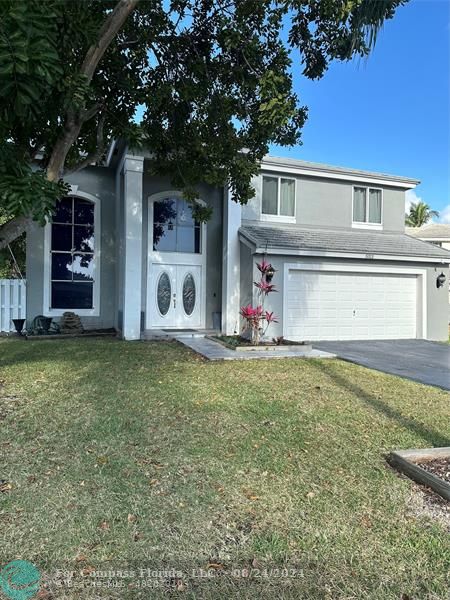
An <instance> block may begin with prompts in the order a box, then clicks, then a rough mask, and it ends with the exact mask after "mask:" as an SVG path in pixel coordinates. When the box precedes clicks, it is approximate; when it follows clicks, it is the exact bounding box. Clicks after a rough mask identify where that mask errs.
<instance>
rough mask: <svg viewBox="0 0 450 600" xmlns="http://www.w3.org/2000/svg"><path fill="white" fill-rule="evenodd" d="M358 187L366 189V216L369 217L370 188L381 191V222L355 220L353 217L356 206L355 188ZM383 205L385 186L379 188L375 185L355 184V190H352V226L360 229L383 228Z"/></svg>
mask: <svg viewBox="0 0 450 600" xmlns="http://www.w3.org/2000/svg"><path fill="white" fill-rule="evenodd" d="M356 188H358V189H360V190H366V218H367V219H368V218H369V197H370V195H369V191H370V190H376V191H378V192H381V215H380V222H379V223H373V222H371V221H355V220H354V219H353V215H354V208H355V189H356ZM383 205H384V198H383V188H379V187H373V186H371V185H370V186H366V185H354V186H353V191H352V227H356V228H359V229H383Z"/></svg>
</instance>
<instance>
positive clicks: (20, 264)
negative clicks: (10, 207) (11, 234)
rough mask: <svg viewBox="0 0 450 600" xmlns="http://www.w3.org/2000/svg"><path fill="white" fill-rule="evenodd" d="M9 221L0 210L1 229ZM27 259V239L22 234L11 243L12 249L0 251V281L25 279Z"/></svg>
mask: <svg viewBox="0 0 450 600" xmlns="http://www.w3.org/2000/svg"><path fill="white" fill-rule="evenodd" d="M8 220H9V219H8V217H7V215H6V214H5V213H4V212H3V211H2V209H1V208H0V227H1V226H2V225H3V224H4V223H6V221H8ZM11 252H12V254H11ZM13 255H14V258H13ZM14 259H15V260H14ZM25 259H26V237H25V234H22V235H21V236H20V237H18V238H17V239H15V240H14V241H13V242H12V243H11V245H10V248H8V247H6V248H3V249H1V250H0V279H17V278H20V277H21V276H22V277H25V267H26V265H25Z"/></svg>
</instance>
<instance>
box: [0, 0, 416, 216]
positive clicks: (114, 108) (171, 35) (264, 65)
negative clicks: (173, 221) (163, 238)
mask: <svg viewBox="0 0 450 600" xmlns="http://www.w3.org/2000/svg"><path fill="white" fill-rule="evenodd" d="M404 2H405V0H377V1H375V0H346V1H345V2H335V0H320V1H319V0H308V1H307V0H278V1H276V2H272V1H270V0H230V1H229V2H226V3H222V2H213V1H211V0H172V2H171V3H170V4H169V3H162V2H156V1H142V2H139V3H138V4H137V7H136V8H135V9H134V11H133V12H132V13H131V14H130V15H129V16H128V18H127V20H126V21H125V23H124V25H123V26H122V27H121V28H120V29H119V32H118V33H117V35H116V36H115V37H114V39H113V41H112V43H111V44H110V45H109V46H108V47H107V49H106V51H105V53H104V55H103V56H102V58H101V60H100V63H99V65H98V67H97V69H96V71H95V73H94V76H93V77H92V79H90V78H87V77H86V76H85V75H84V74H83V72H82V68H81V67H82V64H83V61H84V59H85V57H86V55H87V53H88V50H89V49H90V48H91V47H96V46H97V43H98V39H99V32H100V30H101V29H102V27H103V25H104V23H105V21H106V19H107V18H108V16H109V15H110V14H111V11H112V9H114V7H115V6H116V4H117V0H116V1H113V0H102V1H98V0H71V1H70V2H67V1H65V0H46V1H45V2H42V1H41V0H20V1H19V2H18V1H16V0H0V206H1V207H2V208H3V210H4V211H5V213H6V214H8V215H10V216H17V215H23V214H30V215H31V216H32V217H33V218H35V219H37V220H38V221H39V222H43V220H44V218H45V216H46V215H48V213H49V212H50V211H51V208H52V206H53V205H54V202H55V199H56V198H57V197H58V195H59V194H61V193H64V187H63V186H62V184H58V183H49V182H48V181H47V180H46V169H47V167H48V165H49V161H50V158H51V156H52V153H53V152H54V151H55V148H57V149H58V148H59V147H60V146H61V140H62V139H63V138H64V136H65V135H66V133H67V131H68V130H72V131H74V132H75V133H74V136H73V139H71V140H70V141H69V143H68V145H67V148H68V153H67V156H66V158H65V159H64V168H65V169H66V170H74V169H77V168H81V167H84V166H86V165H87V164H89V163H90V162H91V160H92V161H94V162H96V161H99V160H100V161H101V159H102V155H103V154H104V152H105V149H106V147H107V143H108V142H109V141H110V140H111V139H112V138H124V139H126V140H127V142H128V144H129V145H130V146H131V147H135V148H137V147H141V146H142V145H144V144H145V145H146V146H147V147H148V148H149V149H150V150H151V152H152V155H153V163H152V168H153V169H154V172H155V173H159V174H169V175H170V177H171V178H172V182H173V184H174V186H177V187H179V188H182V189H184V190H185V192H186V195H187V196H188V197H189V198H191V200H192V201H195V198H196V194H195V191H194V190H195V187H196V185H197V184H198V182H199V181H204V182H206V183H210V184H213V185H223V184H225V183H228V184H229V185H230V187H231V189H232V192H233V194H234V197H235V199H236V201H239V202H242V203H245V202H246V201H247V200H248V199H249V198H251V197H252V196H253V190H252V187H251V184H250V182H251V178H252V176H253V175H254V174H255V173H256V172H257V169H258V163H259V161H260V160H261V158H262V157H263V156H264V155H265V154H266V153H267V152H268V148H269V146H270V144H273V143H275V144H280V145H287V146H289V145H294V144H299V143H300V142H301V139H300V132H301V128H302V126H303V124H304V122H305V119H306V117H307V109H306V107H304V106H301V104H300V103H299V99H298V98H297V96H296V94H295V93H294V92H293V89H292V71H293V69H294V68H295V69H296V68H298V62H299V61H298V60H297V54H296V53H293V52H292V51H293V50H294V51H299V52H300V62H301V64H302V69H303V73H304V74H305V75H306V76H307V77H310V78H313V79H315V78H319V77H321V76H322V75H323V73H324V72H325V70H326V68H327V67H328V64H329V62H330V61H332V60H333V59H339V60H348V59H350V58H351V57H352V56H353V55H354V54H359V55H362V56H364V55H367V54H368V52H369V51H370V48H371V46H372V45H373V43H374V40H375V34H376V31H377V30H378V29H379V28H380V26H381V24H382V23H383V21H384V20H385V19H388V18H391V17H392V16H393V14H394V11H395V9H396V8H397V7H398V6H400V5H401V4H404ZM286 30H287V31H286ZM293 57H295V58H293ZM294 60H295V62H293V61H294ZM142 105H143V106H144V107H145V113H144V118H143V122H142V124H141V126H140V127H138V126H137V125H136V124H135V123H134V122H133V120H134V115H135V112H136V109H137V107H139V106H142ZM67 148H65V150H67ZM64 154H65V153H64ZM31 164H34V165H36V164H37V165H38V169H37V170H36V169H32V168H31ZM58 172H59V170H58ZM53 176H54V175H52V177H53ZM196 210H199V209H196Z"/></svg>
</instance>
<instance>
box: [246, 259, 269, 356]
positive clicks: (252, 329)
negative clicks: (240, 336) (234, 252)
mask: <svg viewBox="0 0 450 600" xmlns="http://www.w3.org/2000/svg"><path fill="white" fill-rule="evenodd" d="M256 266H257V267H258V270H259V271H260V273H261V279H260V280H259V281H255V282H254V285H255V287H256V288H257V289H258V294H259V296H260V297H261V304H258V305H257V306H256V307H253V306H252V305H251V304H248V305H247V306H242V307H241V310H240V314H241V317H242V318H243V319H244V321H245V324H244V327H243V330H242V331H243V332H245V331H248V332H249V333H250V339H251V341H252V344H254V345H255V346H257V345H258V344H259V341H260V339H261V337H263V336H264V335H265V333H266V331H267V328H268V327H269V325H270V324H271V323H278V321H277V318H276V317H275V316H274V314H273V312H269V311H268V310H265V309H264V300H265V298H266V296H267V295H268V294H270V293H272V292H276V291H277V289H276V287H275V285H273V283H271V281H272V277H273V274H274V273H275V269H274V268H273V267H272V265H271V264H270V263H268V262H267V261H266V260H265V259H263V260H262V261H261V262H260V263H257V264H256Z"/></svg>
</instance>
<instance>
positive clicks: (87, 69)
mask: <svg viewBox="0 0 450 600" xmlns="http://www.w3.org/2000/svg"><path fill="white" fill-rule="evenodd" d="M138 2H139V0H119V1H118V2H117V4H116V6H115V7H114V10H113V11H112V12H111V13H110V14H109V15H108V17H107V19H106V20H105V22H104V23H103V26H102V27H101V29H100V31H99V34H98V39H97V41H96V43H95V44H92V46H91V47H90V48H89V50H88V51H87V53H86V56H85V58H84V61H83V64H82V65H81V69H80V73H81V74H83V75H85V77H86V83H87V84H88V85H89V84H90V83H91V81H92V78H93V76H94V73H95V70H96V69H97V66H98V63H99V62H100V60H101V59H102V58H103V55H104V54H105V52H106V50H107V49H108V46H109V45H110V43H111V42H112V40H113V39H114V37H115V36H116V35H117V33H118V31H119V29H120V28H121V27H122V25H123V24H124V23H125V21H126V19H127V17H128V16H129V15H130V13H131V12H133V10H134V9H135V8H136V6H137V3H138ZM90 110H92V107H91V109H89V111H90ZM89 111H88V112H89ZM92 116H94V115H92ZM92 116H91V117H90V118H92ZM82 117H83V115H82V114H81V115H78V116H75V115H74V113H73V111H72V110H69V111H68V112H67V115H66V123H65V128H64V132H63V133H62V135H61V136H60V138H59V139H58V140H57V141H56V143H55V146H54V148H53V151H52V153H51V156H50V160H49V162H48V166H47V179H48V180H49V181H58V179H60V178H61V177H62V174H63V171H64V164H65V162H66V158H67V153H68V152H69V150H70V148H71V146H72V144H73V143H74V142H75V140H76V139H77V137H78V136H79V134H80V129H81V127H82V125H83V122H84V121H86V120H87V119H86V118H84V119H83V118H82ZM83 162H85V161H83Z"/></svg>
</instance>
